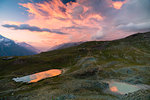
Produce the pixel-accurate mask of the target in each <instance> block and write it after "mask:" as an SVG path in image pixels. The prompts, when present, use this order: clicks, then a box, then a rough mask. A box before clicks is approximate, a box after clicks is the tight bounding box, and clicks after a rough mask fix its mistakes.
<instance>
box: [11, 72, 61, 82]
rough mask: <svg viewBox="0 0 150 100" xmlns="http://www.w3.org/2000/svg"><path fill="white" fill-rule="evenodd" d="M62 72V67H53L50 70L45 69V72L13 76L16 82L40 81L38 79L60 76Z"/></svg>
mask: <svg viewBox="0 0 150 100" xmlns="http://www.w3.org/2000/svg"><path fill="white" fill-rule="evenodd" d="M61 73H62V70H60V69H51V70H48V71H43V72H39V73H35V74H32V75H27V76H23V77H17V78H13V80H14V81H16V82H27V83H33V82H38V81H40V80H42V79H45V78H48V77H54V76H58V75H60V74H61Z"/></svg>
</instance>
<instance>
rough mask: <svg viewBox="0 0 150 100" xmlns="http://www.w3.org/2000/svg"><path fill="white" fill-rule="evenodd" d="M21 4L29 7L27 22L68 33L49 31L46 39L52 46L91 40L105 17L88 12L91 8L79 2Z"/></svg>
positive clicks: (54, 0) (57, 1) (54, 1)
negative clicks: (50, 32)
mask: <svg viewBox="0 0 150 100" xmlns="http://www.w3.org/2000/svg"><path fill="white" fill-rule="evenodd" d="M20 5H21V6H23V7H25V8H27V11H28V13H29V16H30V20H28V21H27V22H25V23H26V24H29V25H31V26H38V27H40V28H48V29H51V30H57V31H61V32H64V33H68V35H67V36H61V35H58V34H49V33H47V35H45V38H47V39H45V40H47V42H48V43H49V45H51V46H54V45H58V44H61V43H66V42H77V41H89V40H91V37H92V36H93V35H94V34H96V33H97V31H99V30H101V26H100V22H101V21H102V20H103V17H102V16H101V15H100V14H97V13H94V12H93V13H88V11H89V10H90V9H91V8H88V7H86V6H84V5H82V4H80V3H78V2H69V3H67V4H66V5H65V4H63V3H62V1H61V0H52V1H49V2H44V3H26V4H20ZM70 27H78V28H74V29H71V28H70ZM45 40H44V41H45ZM52 43H54V44H52Z"/></svg>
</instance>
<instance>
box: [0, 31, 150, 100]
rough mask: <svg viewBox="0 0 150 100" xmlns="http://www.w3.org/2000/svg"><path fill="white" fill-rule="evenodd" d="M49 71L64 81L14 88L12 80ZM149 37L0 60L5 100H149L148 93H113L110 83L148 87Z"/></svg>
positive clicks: (0, 83) (1, 91) (142, 35)
mask: <svg viewBox="0 0 150 100" xmlns="http://www.w3.org/2000/svg"><path fill="white" fill-rule="evenodd" d="M49 69H62V70H63V73H62V74H61V75H60V76H56V77H53V78H47V79H43V80H41V81H39V82H36V83H16V82H15V81H13V80H12V78H14V77H21V76H25V75H30V74H33V73H36V72H41V71H46V70H49ZM149 72H150V32H147V33H138V34H134V35H132V36H129V37H126V38H124V39H120V40H114V41H104V42H101V41H99V42H98V41H91V42H86V43H82V44H80V45H78V46H74V47H69V48H65V49H59V50H54V51H49V52H43V53H41V54H38V55H34V56H25V57H24V56H23V57H15V58H14V59H11V60H3V57H2V58H0V97H1V99H2V100H5V99H6V100H7V99H10V100H150V90H149V89H148V88H147V90H139V91H135V92H133V93H128V94H125V95H121V94H116V93H112V92H110V90H109V88H110V87H109V85H108V83H107V82H106V80H114V81H119V82H125V83H128V84H132V85H139V84H140V85H141V84H143V85H144V86H145V85H147V86H150V77H149V76H150V73H149Z"/></svg>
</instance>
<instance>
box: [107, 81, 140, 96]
mask: <svg viewBox="0 0 150 100" xmlns="http://www.w3.org/2000/svg"><path fill="white" fill-rule="evenodd" d="M109 87H110V91H112V92H116V93H119V94H127V93H131V92H135V91H138V90H140V88H139V87H138V86H135V85H131V84H127V83H122V82H110V83H109Z"/></svg>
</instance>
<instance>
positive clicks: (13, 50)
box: [0, 35, 38, 56]
mask: <svg viewBox="0 0 150 100" xmlns="http://www.w3.org/2000/svg"><path fill="white" fill-rule="evenodd" d="M37 53H38V51H37V50H36V49H35V48H34V47H32V46H31V45H29V44H27V43H24V42H23V43H15V42H14V41H13V40H11V39H8V38H6V37H4V36H2V35H0V56H25V55H34V54H37Z"/></svg>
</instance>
